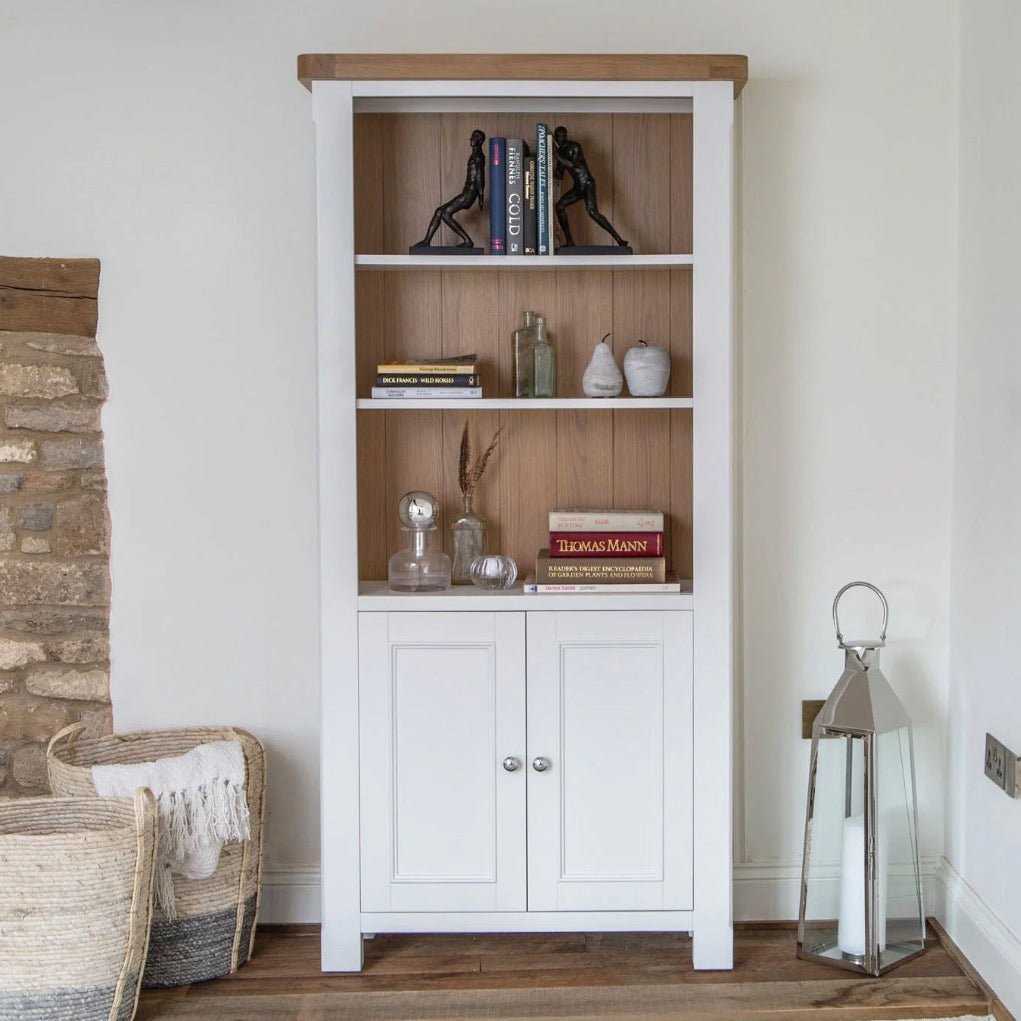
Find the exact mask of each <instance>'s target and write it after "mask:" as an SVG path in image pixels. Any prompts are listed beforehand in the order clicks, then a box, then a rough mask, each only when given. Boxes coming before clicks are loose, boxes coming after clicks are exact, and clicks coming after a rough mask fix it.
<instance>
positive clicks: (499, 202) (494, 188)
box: [489, 138, 507, 255]
mask: <svg viewBox="0 0 1021 1021" xmlns="http://www.w3.org/2000/svg"><path fill="white" fill-rule="evenodd" d="M489 254H490V255H506V254H507V139H506V138H491V139H490V140H489Z"/></svg>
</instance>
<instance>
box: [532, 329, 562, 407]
mask: <svg viewBox="0 0 1021 1021" xmlns="http://www.w3.org/2000/svg"><path fill="white" fill-rule="evenodd" d="M534 329H535V343H534V344H533V345H532V395H533V396H534V397H553V396H555V394H556V390H557V359H556V354H555V353H554V351H553V345H552V344H551V343H550V340H549V337H548V336H547V335H546V317H545V316H536V317H535V326H534Z"/></svg>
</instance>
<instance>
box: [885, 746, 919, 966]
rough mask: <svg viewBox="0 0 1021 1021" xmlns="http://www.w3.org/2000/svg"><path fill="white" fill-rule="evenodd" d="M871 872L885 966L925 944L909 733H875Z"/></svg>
mask: <svg viewBox="0 0 1021 1021" xmlns="http://www.w3.org/2000/svg"><path fill="white" fill-rule="evenodd" d="M875 740H876V781H877V789H876V805H877V816H878V820H879V827H878V831H877V834H876V855H877V859H878V860H877V863H876V874H877V877H878V885H879V918H878V934H879V963H880V967H881V968H884V969H885V968H888V967H890V966H891V965H893V964H896V963H897V962H898V961H901V960H903V959H904V958H905V957H909V956H911V955H912V954H916V953H918V952H919V951H920V950H921V949H922V948H923V946H924V944H925V914H924V910H923V905H922V894H921V883H920V877H919V874H918V844H917V841H918V834H917V832H916V826H917V820H916V818H915V791H914V788H915V780H914V774H913V768H912V755H911V730H910V728H908V727H901V728H899V729H898V730H891V731H887V732H886V733H885V734H877V735H876V738H875Z"/></svg>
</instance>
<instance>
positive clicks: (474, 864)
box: [324, 612, 527, 911]
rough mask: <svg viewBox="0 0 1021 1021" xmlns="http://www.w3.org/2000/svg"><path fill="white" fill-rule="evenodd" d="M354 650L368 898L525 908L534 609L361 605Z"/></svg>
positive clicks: (414, 905) (375, 905) (379, 906)
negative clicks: (529, 632)
mask: <svg viewBox="0 0 1021 1021" xmlns="http://www.w3.org/2000/svg"><path fill="white" fill-rule="evenodd" d="M358 658H359V699H360V703H361V705H360V713H359V716H360V763H361V778H360V789H361V874H362V910H363V911H523V910H525V907H526V883H525V851H526V848H525V791H526V786H527V781H526V770H525V625H524V614H523V613H463V612H462V613H445V612H420V613H361V614H359V649H358ZM324 728H325V733H329V727H328V721H324ZM508 757H511V758H516V759H517V760H518V761H519V762H520V768H518V769H517V770H515V771H513V772H511V771H508V770H506V769H505V768H504V767H503V760H504V759H505V758H508ZM352 836H353V835H352Z"/></svg>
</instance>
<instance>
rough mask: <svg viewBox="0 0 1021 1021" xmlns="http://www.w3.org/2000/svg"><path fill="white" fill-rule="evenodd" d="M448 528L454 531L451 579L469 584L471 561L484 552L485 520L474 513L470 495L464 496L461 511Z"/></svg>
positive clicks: (470, 580) (458, 583)
mask: <svg viewBox="0 0 1021 1021" xmlns="http://www.w3.org/2000/svg"><path fill="white" fill-rule="evenodd" d="M450 530H451V531H452V532H453V533H454V563H453V567H452V568H451V581H452V582H453V583H454V584H455V585H470V584H471V583H472V579H471V566H472V561H473V560H474V559H475V558H476V557H481V556H482V554H483V553H485V552H486V522H485V521H484V520H483V519H482V518H480V517H479V516H478V514H476V513H475V508H474V507H473V506H472V497H470V496H466V497H464V500H463V504H462V507H461V513H460V514H459V515H458V516H457V518H456V519H455V520H454V522H453V524H451V526H450Z"/></svg>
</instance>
